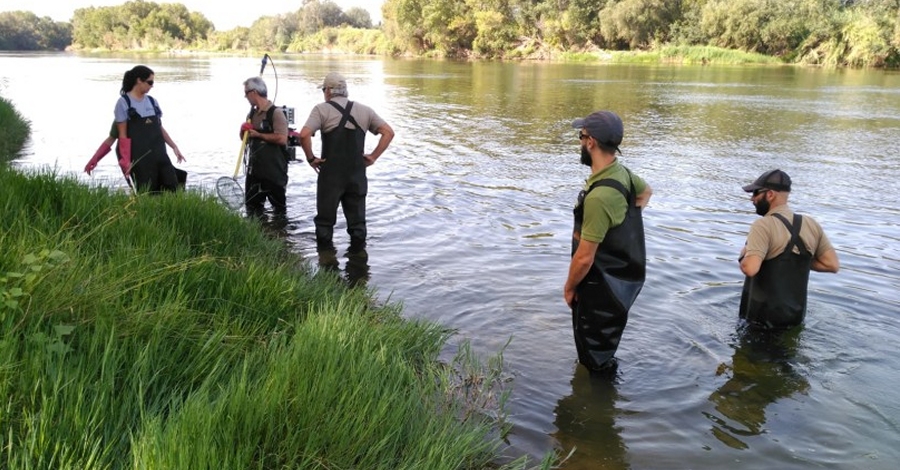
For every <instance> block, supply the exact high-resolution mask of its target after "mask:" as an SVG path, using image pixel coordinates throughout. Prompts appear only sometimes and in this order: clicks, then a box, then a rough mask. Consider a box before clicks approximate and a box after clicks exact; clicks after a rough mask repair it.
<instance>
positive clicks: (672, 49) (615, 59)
mask: <svg viewBox="0 0 900 470" xmlns="http://www.w3.org/2000/svg"><path fill="white" fill-rule="evenodd" d="M559 57H560V59H561V60H563V61H566V62H603V63H614V64H662V63H667V64H674V63H677V64H685V65H689V64H710V65H712V64H716V65H744V64H760V65H774V64H782V63H783V62H782V61H780V60H779V59H778V58H775V57H770V56H766V55H762V54H755V53H748V52H742V51H736V50H731V49H723V48H720V47H712V46H662V47H660V48H657V49H652V50H649V51H596V52H563V53H562V54H560V56H559Z"/></svg>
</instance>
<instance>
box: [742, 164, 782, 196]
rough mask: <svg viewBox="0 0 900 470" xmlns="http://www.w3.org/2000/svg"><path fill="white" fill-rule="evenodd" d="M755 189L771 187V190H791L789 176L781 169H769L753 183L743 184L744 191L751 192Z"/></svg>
mask: <svg viewBox="0 0 900 470" xmlns="http://www.w3.org/2000/svg"><path fill="white" fill-rule="evenodd" d="M757 189H771V190H773V191H787V192H790V191H791V177H790V176H788V174H787V173H785V172H783V171H781V170H769V171H767V172H765V173H763V174H762V175H760V177H759V178H756V181H754V182H753V183H750V184H748V185H747V186H744V191H747V192H748V193H752V192H753V191H756V190H757Z"/></svg>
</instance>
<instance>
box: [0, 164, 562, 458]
mask: <svg viewBox="0 0 900 470" xmlns="http://www.w3.org/2000/svg"><path fill="white" fill-rule="evenodd" d="M0 212H2V213H3V214H4V217H2V218H0V244H2V246H3V247H4V250H2V251H0V301H2V303H0V435H2V436H4V437H3V441H4V444H3V446H0V461H2V462H4V463H3V465H0V466H5V467H9V468H79V469H94V468H98V469H99V468H103V469H106V468H135V467H136V468H166V469H192V470H193V469H198V468H213V467H214V468H217V469H246V468H310V467H324V468H367V469H369V468H375V469H377V468H385V469H388V468H390V469H395V468H409V469H414V468H429V469H442V468H446V469H466V468H472V469H475V468H479V469H480V468H487V467H498V466H499V465H495V464H494V463H492V462H495V459H496V458H497V456H498V454H499V453H500V452H501V448H502V443H503V441H502V432H503V431H502V428H504V423H503V419H502V410H500V407H501V405H502V401H503V399H504V398H502V397H501V396H500V395H497V393H496V388H495V387H494V386H493V385H491V384H497V383H499V382H497V380H498V378H499V377H501V375H500V374H499V368H498V363H496V362H495V363H492V365H490V366H489V367H487V368H486V370H483V371H479V368H478V367H477V366H476V365H475V364H474V355H472V354H471V352H470V351H466V352H465V354H461V355H460V356H459V358H458V360H457V361H454V363H455V364H451V365H449V366H447V367H441V366H439V365H438V361H437V356H438V353H439V351H440V350H441V349H442V347H443V346H444V344H445V343H446V341H447V339H448V337H449V335H450V332H448V331H446V330H445V329H442V328H440V327H438V326H436V325H432V324H427V323H424V322H415V321H407V320H404V319H402V318H401V317H400V315H399V307H398V306H395V305H378V304H376V303H374V302H373V301H372V298H371V297H370V293H368V292H366V291H365V290H364V289H348V288H346V287H345V286H344V285H343V284H342V283H341V282H340V281H339V279H338V278H336V277H335V276H328V275H319V274H317V273H316V272H314V271H313V270H312V269H311V268H310V267H309V265H308V264H307V263H306V262H305V261H304V260H302V259H300V258H299V257H298V256H297V255H295V254H293V253H290V252H289V251H288V249H287V247H286V246H285V245H284V244H282V243H281V242H279V241H277V240H273V239H270V238H267V237H266V236H265V235H264V232H263V231H261V230H259V227H258V226H257V225H256V224H254V223H251V222H249V221H246V220H243V219H240V218H239V217H237V216H235V215H234V214H232V213H230V212H229V211H227V210H226V209H225V208H224V207H222V206H221V205H219V204H218V203H217V202H216V201H215V200H214V199H213V198H212V197H211V196H209V195H205V194H202V193H192V192H187V193H178V194H165V195H162V196H157V197H154V196H149V195H137V196H131V195H129V194H125V193H117V192H114V191H111V190H109V189H107V188H102V187H95V188H89V187H86V186H84V185H82V184H80V183H78V182H77V181H75V180H74V179H71V178H66V177H61V176H60V175H58V174H55V173H53V172H48V171H45V172H40V173H31V174H23V173H19V172H15V171H12V170H10V169H9V168H7V167H0ZM457 363H458V364H457ZM463 370H464V371H466V372H464V373H463V374H462V375H461V374H460V372H459V371H463ZM448 371H457V372H453V373H451V372H448ZM459 377H469V378H471V377H480V378H479V379H477V380H474V379H470V380H468V382H466V381H463V382H461V381H460V379H459ZM461 383H463V384H466V386H467V387H468V388H466V392H465V394H462V395H460V392H459V391H460V388H459V387H460V384H461ZM503 396H505V395H503ZM549 462H550V459H549V458H548V459H545V462H542V463H541V465H543V466H544V467H547V466H548V465H549ZM526 463H527V462H526V461H525V460H517V461H515V462H512V463H508V464H505V465H504V466H503V467H502V468H524V467H525V466H526Z"/></svg>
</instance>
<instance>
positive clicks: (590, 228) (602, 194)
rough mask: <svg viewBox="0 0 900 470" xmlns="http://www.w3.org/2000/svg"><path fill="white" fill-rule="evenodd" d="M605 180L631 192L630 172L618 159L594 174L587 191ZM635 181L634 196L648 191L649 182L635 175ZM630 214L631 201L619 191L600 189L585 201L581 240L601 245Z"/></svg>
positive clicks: (633, 178)
mask: <svg viewBox="0 0 900 470" xmlns="http://www.w3.org/2000/svg"><path fill="white" fill-rule="evenodd" d="M603 179H613V180H616V181H618V182H620V183H622V186H625V190H626V191H630V190H631V183H630V182H629V173H628V170H627V169H626V168H625V166H623V165H622V164H620V163H619V159H618V158H617V159H615V160H614V161H613V163H612V164H611V165H609V166H608V167H606V168H604V169H602V170H600V171H598V172H597V173H594V174H593V175H591V176H590V178H588V179H587V181H586V182H585V186H584V189H585V190H588V189H589V188H590V187H591V185H592V184H594V183H596V182H597V181H600V180H603ZM631 180H632V181H633V182H634V191H635V194H634V197H637V195H638V194H641V193H642V192H644V191H645V190H646V189H647V183H646V182H645V181H644V180H643V179H641V177H640V176H638V175H635V174H634V173H631ZM627 211H628V202H627V201H626V200H625V198H624V197H622V193H620V192H619V191H618V190H617V189H615V188H610V187H608V186H598V187H596V188H594V189H593V191H591V192H590V193H588V195H587V196H586V197H585V198H584V221H583V222H582V224H581V239H582V240H587V241H589V242H594V243H601V242H602V241H603V239H604V238H605V237H606V233H607V232H609V229H610V228H613V227H616V226H618V225H619V224H621V223H622V221H623V220H625V214H626V212H627Z"/></svg>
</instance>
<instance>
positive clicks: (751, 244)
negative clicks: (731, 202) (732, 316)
mask: <svg viewBox="0 0 900 470" xmlns="http://www.w3.org/2000/svg"><path fill="white" fill-rule="evenodd" d="M743 189H744V191H746V192H748V193H752V194H751V196H750V202H752V203H753V205H754V206H756V213H757V214H758V215H761V216H762V217H761V218H760V219H758V220H756V221H755V222H753V225H751V226H750V233H749V234H748V235H747V243H746V244H745V245H744V248H742V249H741V255H740V256H739V257H738V262H739V263H740V265H741V272H743V273H744V275H745V276H746V277H745V278H744V289H743V291H742V293H741V307H740V314H739V316H740V318H741V319H743V320H746V321H747V322H748V323H749V324H750V325H751V326H756V327H761V328H789V327H792V326H796V325H799V324H800V323H802V322H803V318H804V317H805V316H806V292H807V285H808V283H809V271H810V270H813V271H819V272H827V273H836V272H838V269H840V262H839V261H838V256H837V252H835V251H834V248H833V247H832V246H831V242H830V241H829V240H828V237H827V236H826V235H825V232H823V231H822V227H821V226H820V225H819V223H818V222H816V221H815V220H813V218H812V217H809V216H800V215H799V214H794V213H793V212H791V209H790V208H789V207H788V196H789V195H790V193H791V177H790V176H788V174H787V173H785V172H783V171H781V170H771V171H767V172H765V173H763V174H762V175H760V177H759V178H757V179H756V181H754V182H753V183H751V184H748V185H746V186H744V187H743Z"/></svg>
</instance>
